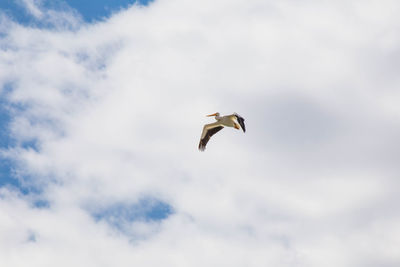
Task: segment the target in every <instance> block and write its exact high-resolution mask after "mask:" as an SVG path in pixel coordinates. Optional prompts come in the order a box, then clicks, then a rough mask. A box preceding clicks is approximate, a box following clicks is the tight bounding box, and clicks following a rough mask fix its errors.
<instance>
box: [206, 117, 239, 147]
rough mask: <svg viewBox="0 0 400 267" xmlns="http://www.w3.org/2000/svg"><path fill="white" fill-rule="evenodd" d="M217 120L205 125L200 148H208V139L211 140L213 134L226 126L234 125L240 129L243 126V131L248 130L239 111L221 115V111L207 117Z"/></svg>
mask: <svg viewBox="0 0 400 267" xmlns="http://www.w3.org/2000/svg"><path fill="white" fill-rule="evenodd" d="M213 116H215V119H216V120H217V121H216V122H214V123H210V124H206V125H204V127H203V132H202V133H201V138H200V143H199V150H201V151H204V150H205V149H206V145H207V143H208V140H210V138H211V136H213V135H214V134H216V133H217V132H219V131H221V130H222V129H223V128H224V126H227V127H234V128H235V129H237V130H239V129H240V128H242V130H243V132H246V127H245V125H244V119H243V117H241V116H240V115H239V114H237V113H233V114H231V115H227V116H222V117H220V116H219V112H217V113H214V114H211V115H207V117H213Z"/></svg>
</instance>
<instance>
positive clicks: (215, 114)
mask: <svg viewBox="0 0 400 267" xmlns="http://www.w3.org/2000/svg"><path fill="white" fill-rule="evenodd" d="M212 116H217V113H214V114H210V115H207V117H212Z"/></svg>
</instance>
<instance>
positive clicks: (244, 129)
mask: <svg viewBox="0 0 400 267" xmlns="http://www.w3.org/2000/svg"><path fill="white" fill-rule="evenodd" d="M235 116H236V119H237V121H238V123H239V124H240V127H242V130H243V132H244V133H245V132H246V126H245V125H244V118H243V117H242V116H240V115H239V114H237V113H235Z"/></svg>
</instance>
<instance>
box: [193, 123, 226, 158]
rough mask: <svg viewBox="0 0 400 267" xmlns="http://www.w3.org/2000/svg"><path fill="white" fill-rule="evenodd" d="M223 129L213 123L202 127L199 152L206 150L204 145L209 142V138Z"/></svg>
mask: <svg viewBox="0 0 400 267" xmlns="http://www.w3.org/2000/svg"><path fill="white" fill-rule="evenodd" d="M223 128H224V126H222V125H221V124H220V123H218V122H214V123H210V124H206V125H204V128H203V132H202V134H201V139H200V143H199V150H201V151H204V150H205V149H206V145H207V143H208V140H210V138H211V136H213V135H214V134H216V133H217V132H219V131H221V130H222V129H223Z"/></svg>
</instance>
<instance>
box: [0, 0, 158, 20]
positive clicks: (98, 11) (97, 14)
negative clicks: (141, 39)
mask: <svg viewBox="0 0 400 267" xmlns="http://www.w3.org/2000/svg"><path fill="white" fill-rule="evenodd" d="M149 2H151V1H149V0H140V1H135V0H115V1H110V0H98V1H96V0H91V1H79V0H66V1H63V0H44V1H41V6H43V7H45V8H51V9H55V10H60V9H63V8H64V7H66V6H68V7H70V8H73V9H75V10H76V11H77V12H78V13H79V14H80V15H81V16H82V17H83V19H84V20H85V21H87V22H93V21H97V20H103V19H105V18H108V17H109V16H110V15H111V14H112V13H113V12H117V11H118V10H120V9H121V8H127V7H128V6H129V5H132V4H134V3H139V4H142V5H147V4H148V3H149ZM0 10H2V11H3V12H5V13H6V14H8V15H9V16H10V17H12V18H13V19H14V20H16V21H17V22H18V23H22V24H29V23H35V19H34V18H33V17H32V16H31V15H30V14H29V13H28V12H26V9H25V8H24V7H23V5H22V4H21V2H20V1H17V0H3V1H1V2H0Z"/></svg>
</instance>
